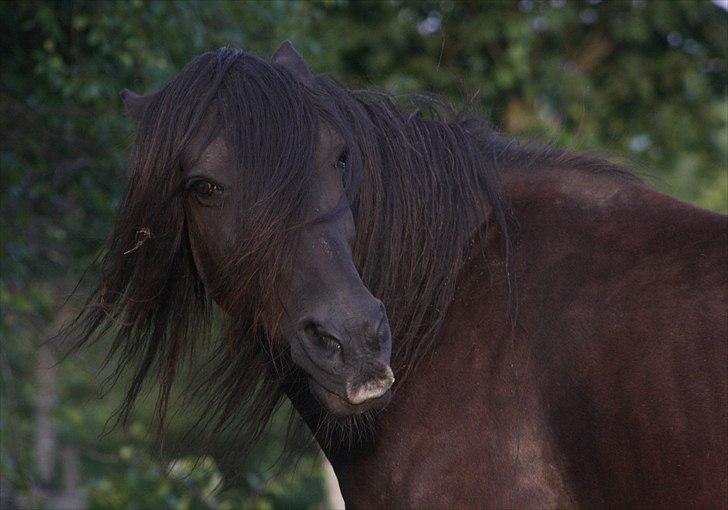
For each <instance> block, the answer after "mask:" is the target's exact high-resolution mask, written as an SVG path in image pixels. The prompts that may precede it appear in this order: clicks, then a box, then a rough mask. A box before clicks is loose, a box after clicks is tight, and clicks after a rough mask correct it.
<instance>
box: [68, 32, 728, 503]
mask: <svg viewBox="0 0 728 510" xmlns="http://www.w3.org/2000/svg"><path fill="white" fill-rule="evenodd" d="M123 99H124V103H125V106H126V109H127V113H128V114H129V115H130V116H131V117H132V118H134V119H135V120H136V122H137V124H138V131H137V138H136V142H135V145H134V149H133V154H132V158H131V165H130V175H129V186H128V192H127V195H126V198H125V200H124V202H123V204H122V206H121V210H120V212H119V217H118V221H117V224H116V227H115V230H114V232H113V234H112V236H111V239H110V242H109V245H108V251H107V255H106V257H105V259H104V261H103V272H102V280H101V284H100V285H99V288H98V290H97V291H96V293H95V294H94V295H93V297H92V298H91V300H90V302H89V306H88V307H87V309H86V310H85V312H84V313H83V315H82V316H81V317H80V318H79V321H78V322H77V323H76V325H77V326H79V327H81V328H82V331H81V337H82V338H83V339H84V341H85V340H89V339H93V338H97V337H98V336H99V335H100V333H101V332H104V331H109V330H111V331H112V332H113V335H114V343H113V347H112V356H113V359H115V360H116V363H118V366H119V367H120V369H121V368H123V367H126V366H129V365H131V366H132V368H133V379H132V385H131V387H130V389H129V393H128V398H127V400H126V402H125V404H124V407H123V411H124V413H122V418H123V417H124V416H125V415H126V412H128V410H129V408H130V406H131V405H132V404H133V402H134V400H135V398H136V397H137V395H138V394H139V392H140V391H141V388H142V385H143V382H144V381H145V380H146V379H148V378H150V377H153V378H155V379H157V380H158V381H159V382H160V388H161V389H160V396H159V397H160V401H159V410H160V418H161V420H160V422H162V421H163V420H164V410H165V409H166V408H167V403H168V400H169V395H170V388H171V387H172V384H173V382H174V380H175V377H176V375H177V374H178V373H179V372H180V370H181V369H182V368H183V367H184V366H185V365H186V364H189V363H190V360H193V361H194V359H195V356H196V355H195V352H199V351H201V350H202V351H204V352H211V353H212V358H211V360H210V361H208V362H207V363H204V364H202V367H201V368H199V370H203V373H202V375H199V376H197V377H194V378H193V379H194V380H195V381H196V382H197V383H199V384H198V385H197V387H196V389H195V391H194V392H193V393H194V394H195V395H198V396H201V397H202V398H205V399H206V402H207V405H206V406H204V408H203V414H202V416H203V418H205V419H206V420H208V423H209V422H210V420H211V430H212V431H213V432H214V431H219V430H221V429H224V428H227V427H234V428H236V429H238V430H239V431H240V433H241V434H242V435H243V437H244V438H245V439H246V441H247V443H246V444H252V443H253V442H254V441H255V440H256V439H257V438H258V437H259V435H260V433H261V430H263V428H264V426H265V424H266V422H267V420H268V418H269V417H270V415H271V413H272V412H273V411H274V410H275V408H276V406H277V405H278V403H279V402H280V400H281V398H282V397H283V396H288V398H290V400H291V401H292V403H293V406H294V407H295V409H296V410H297V411H298V413H300V415H301V416H302V417H303V419H304V420H305V422H306V424H307V425H308V427H309V428H310V429H311V431H312V432H313V434H314V435H315V437H316V439H317V440H318V441H319V443H320V444H321V445H322V447H323V449H324V451H325V453H326V455H327V456H328V457H329V459H330V460H331V462H332V464H333V466H334V468H335V470H336V473H337V475H338V477H339V480H340V484H341V489H342V492H343V495H344V498H345V499H346V501H347V504H348V505H349V506H350V507H352V508H476V507H488V508H523V507H537V508H545V507H571V506H585V507H612V508H619V507H623V506H638V507H643V506H647V507H653V506H654V507H671V508H681V507H693V506H696V507H726V506H728V464H727V460H726V459H728V439H727V431H728V375H727V374H726V371H727V365H728V351H727V350H726V343H727V339H728V311H727V308H726V307H727V306H728V295H727V292H728V287H727V280H728V278H727V276H728V253H727V250H728V238H727V234H728V232H727V230H728V222H727V220H726V217H725V216H721V215H718V214H714V213H710V212H707V211H703V210H700V209H696V208H695V207H692V206H690V205H687V204H684V203H682V202H679V201H677V200H675V199H672V198H670V197H667V196H665V195H662V194H660V193H657V192H655V191H653V190H651V189H649V188H648V187H647V186H645V185H644V184H642V183H641V182H640V181H639V180H638V179H635V178H634V177H633V176H632V175H631V174H630V173H629V172H627V171H625V170H623V169H621V168H620V167H618V166H615V165H612V164H610V163H607V162H604V161H601V160H598V159H595V158H591V157H586V156H581V155H575V154H572V153H570V152H567V151H562V150H556V149H549V148H537V147H531V146H523V145H520V144H518V143H516V142H514V141H512V140H508V139H506V138H504V137H503V136H501V135H499V134H497V133H496V132H495V131H494V130H493V129H491V127H490V126H489V125H488V124H487V123H486V122H485V121H483V120H482V119H481V118H479V117H478V116H477V115H463V114H459V115H453V114H451V113H448V111H447V106H446V105H442V104H438V103H437V102H436V101H434V100H432V99H422V98H419V99H417V100H416V101H415V102H417V103H418V105H419V107H418V108H417V109H410V111H407V112H405V111H404V109H403V108H402V107H399V106H397V105H395V103H394V102H393V100H392V99H391V98H390V97H388V96H386V95H383V94H372V93H361V92H357V93H355V92H352V91H349V90H347V89H345V88H343V87H341V86H339V85H337V84H335V83H332V82H331V81H329V80H326V79H324V78H322V77H319V76H316V75H314V74H312V73H311V72H310V70H309V69H308V67H307V66H306V64H305V63H304V61H303V60H302V59H301V57H300V56H299V55H298V54H297V53H296V52H295V50H294V49H293V48H292V47H291V46H290V45H289V44H288V43H284V44H283V45H282V46H281V48H280V49H279V50H278V51H277V52H276V54H275V55H274V57H273V59H272V61H271V62H268V61H264V60H261V59H259V58H256V57H254V56H251V55H248V54H245V53H243V52H240V51H236V50H231V49H221V50H219V51H217V52H215V53H209V54H205V55H202V56H201V57H199V58H197V59H195V60H194V61H193V62H191V63H190V64H189V65H188V66H187V67H186V68H185V69H184V70H183V71H182V72H181V74H180V75H178V76H177V77H175V78H174V79H173V80H172V81H171V82H170V83H169V84H168V85H166V86H165V87H164V88H163V89H161V90H160V91H158V92H156V93H154V94H151V95H148V96H136V95H134V94H132V93H130V92H125V93H123ZM374 296H376V297H374ZM380 300H381V301H380ZM212 303H217V306H218V307H219V308H220V309H221V310H222V311H223V314H222V315H223V316H224V317H223V320H225V321H226V322H227V324H228V327H227V328H226V329H223V331H224V334H223V338H221V339H215V338H214V336H213V334H212V331H213V330H212V329H211V328H210V322H211V320H210V315H211V306H212ZM385 309H386V312H385ZM201 344H206V347H204V348H202V347H198V346H200V345H201ZM196 348H197V349H198V351H195V349H196ZM192 364H194V363H192ZM390 366H391V368H390ZM395 378H396V382H395Z"/></svg>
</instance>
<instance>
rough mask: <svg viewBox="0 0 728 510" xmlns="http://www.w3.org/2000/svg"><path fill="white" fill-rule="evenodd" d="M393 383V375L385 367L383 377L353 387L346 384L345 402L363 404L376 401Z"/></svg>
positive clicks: (389, 369)
mask: <svg viewBox="0 0 728 510" xmlns="http://www.w3.org/2000/svg"><path fill="white" fill-rule="evenodd" d="M393 383H394V374H393V373H392V369H391V368H390V367H389V366H387V367H386V368H385V375H384V377H381V378H377V379H375V380H373V381H371V380H370V381H367V382H365V383H364V384H361V385H358V386H356V387H355V386H353V385H352V384H351V383H347V384H346V400H347V401H348V402H349V403H350V404H354V405H358V404H363V403H364V402H367V401H369V400H372V399H376V398H379V397H381V396H382V395H384V394H385V393H386V392H387V391H389V388H391V387H392V384H393Z"/></svg>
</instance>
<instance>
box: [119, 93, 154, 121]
mask: <svg viewBox="0 0 728 510" xmlns="http://www.w3.org/2000/svg"><path fill="white" fill-rule="evenodd" d="M119 96H121V100H122V102H123V103H124V113H125V114H126V116H127V117H129V118H130V119H131V120H133V121H139V119H140V118H141V116H142V114H143V113H144V110H146V109H147V106H149V103H151V100H152V95H151V94H150V95H147V96H140V95H139V94H136V93H134V92H132V91H131V90H129V89H124V90H122V91H121V92H119Z"/></svg>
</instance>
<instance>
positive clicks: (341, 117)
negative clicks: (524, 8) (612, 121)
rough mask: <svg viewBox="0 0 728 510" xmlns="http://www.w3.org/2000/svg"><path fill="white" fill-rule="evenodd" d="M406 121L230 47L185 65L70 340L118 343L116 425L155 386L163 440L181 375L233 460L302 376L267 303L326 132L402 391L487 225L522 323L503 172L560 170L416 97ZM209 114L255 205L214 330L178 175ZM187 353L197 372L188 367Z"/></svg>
mask: <svg viewBox="0 0 728 510" xmlns="http://www.w3.org/2000/svg"><path fill="white" fill-rule="evenodd" d="M407 106H409V107H410V108H409V109H406V108H403V107H402V106H401V104H400V102H398V101H396V100H395V98H393V97H392V96H390V95H388V94H383V93H374V92H370V91H351V90H348V89H347V88H345V87H343V86H341V85H339V84H337V83H335V82H334V81H332V80H330V79H327V78H324V77H321V76H318V77H316V78H314V80H313V81H312V82H310V83H306V84H303V83H299V82H298V81H297V80H296V78H295V77H294V76H293V75H292V74H291V73H290V72H289V71H288V70H287V69H285V68H284V67H282V66H280V65H277V64H275V63H271V62H268V61H264V60H262V59H259V58H257V57H254V56H252V55H249V54H246V53H244V52H241V51H239V50H233V49H229V48H223V49H220V50H218V51H216V52H212V53H206V54H204V55H201V56H200V57H198V58H196V59H195V60H193V61H192V62H190V63H189V64H188V65H187V66H186V67H185V68H184V69H183V70H182V71H181V72H180V74H179V75H177V76H176V77H175V78H173V79H172V80H171V81H170V82H169V83H168V84H167V85H165V86H164V87H163V88H162V89H161V90H159V91H158V92H156V93H155V94H154V96H153V99H152V101H151V103H150V106H149V107H148V108H147V109H146V110H145V111H144V112H143V115H142V116H141V118H140V119H139V122H138V127H137V134H136V138H135V142H134V146H133V150H132V154H131V159H130V163H129V175H128V183H127V191H126V195H125V198H124V200H123V202H122V203H121V206H120V208H119V213H118V216H117V221H116V224H115V226H114V229H113V231H112V234H111V236H110V238H109V240H108V242H107V244H106V249H105V255H104V257H103V259H102V261H101V278H100V283H99V285H98V287H97V288H96V290H95V291H94V292H93V293H92V295H91V297H90V298H89V300H88V302H87V305H86V306H85V307H84V309H83V310H82V312H81V313H80V315H79V316H78V318H77V319H76V320H75V321H74V322H73V323H72V324H70V325H69V327H68V328H67V329H66V330H65V331H64V335H65V336H67V337H71V338H75V339H77V340H78V341H77V344H76V345H77V347H80V346H82V345H85V344H86V343H88V342H91V341H95V340H97V339H99V338H101V337H103V336H104V335H107V334H108V335H110V336H111V345H110V349H109V351H108V356H107V358H106V363H112V365H114V367H115V368H114V371H113V374H112V378H113V379H116V378H118V377H119V375H120V374H122V373H124V372H126V371H127V370H129V371H130V372H131V379H130V383H129V387H128V390H127V393H126V397H125V399H124V402H123V403H122V405H121V407H120V409H119V412H118V415H117V419H118V421H119V422H121V423H124V422H125V421H126V420H127V419H128V418H129V415H130V412H131V410H132V408H133V405H134V403H135V401H136V400H137V397H138V396H139V395H140V393H141V392H142V390H143V387H144V385H145V383H146V382H147V381H148V380H156V382H157V383H158V400H157V405H156V409H157V417H158V425H159V429H160V430H161V428H162V427H163V425H164V421H165V415H166V410H167V407H168V403H169V401H170V394H171V391H172V387H173V385H174V383H175V381H176V379H177V378H178V377H177V376H178V374H180V373H182V372H184V373H186V374H188V375H187V376H186V378H187V379H189V380H190V381H191V385H190V386H189V387H188V388H187V390H186V391H185V392H184V393H185V395H186V396H187V398H189V399H193V400H194V399H199V400H201V401H202V402H204V404H203V405H202V407H201V412H200V418H199V420H200V421H199V422H198V423H199V424H200V425H201V426H206V424H211V426H209V427H207V430H208V431H209V433H210V435H211V436H212V435H214V434H215V433H217V432H220V431H221V430H223V429H226V428H234V429H235V430H236V436H238V437H239V439H240V441H241V442H240V444H238V445H237V446H238V447H239V448H241V451H239V452H237V453H241V454H244V453H245V452H246V451H248V449H249V448H251V447H252V446H253V445H254V444H255V443H256V441H257V439H258V438H259V437H260V435H261V434H262V432H263V430H264V428H265V426H266V424H267V423H268V421H269V419H270V417H271V416H272V415H273V413H274V412H275V410H276V409H277V408H278V406H279V405H280V402H281V400H282V397H283V395H284V393H283V387H284V385H286V384H287V381H288V382H290V381H289V379H290V378H291V377H293V374H294V373H295V370H294V369H293V367H291V366H289V365H288V364H287V363H286V361H285V356H282V352H283V349H284V347H283V346H282V345H281V342H280V341H279V339H278V338H276V334H275V332H276V331H277V329H276V328H277V325H278V323H279V322H280V318H281V316H282V313H284V311H282V310H281V309H280V306H279V300H278V297H277V295H276V294H275V290H276V289H278V288H280V287H281V285H282V284H283V283H284V282H285V278H286V268H287V267H290V266H291V264H292V262H293V261H292V260H291V256H292V252H293V251H294V250H292V249H291V246H292V245H293V244H295V242H296V240H297V236H296V232H297V230H298V229H300V227H301V226H302V225H301V224H300V218H301V216H302V215H301V211H302V210H303V206H304V198H303V197H305V196H306V190H307V189H308V187H309V186H311V185H313V183H312V181H311V174H312V168H313V164H314V156H315V154H314V150H315V144H316V141H317V134H318V126H319V122H325V123H327V124H329V125H331V126H332V127H334V128H335V129H336V130H337V131H338V132H339V133H340V134H341V136H342V138H343V139H344V141H345V143H346V144H347V150H348V153H349V159H348V161H349V163H350V164H349V165H348V166H349V170H348V171H349V172H350V173H349V174H348V175H347V180H346V182H347V195H348V197H349V200H350V205H351V208H352V212H353V214H354V218H355V224H356V240H355V246H354V257H355V263H356V266H357V268H358V269H359V272H360V275H361V277H362V280H363V282H364V284H365V285H366V286H367V287H368V289H369V290H370V292H371V293H372V294H373V295H374V296H376V297H378V298H379V299H381V300H382V301H383V302H384V304H385V306H386V309H387V314H388V317H389V319H390V324H391V327H392V334H393V369H394V371H395V374H396V375H397V380H398V383H397V384H402V383H403V381H406V379H407V377H408V376H409V375H410V374H411V373H412V371H413V370H414V369H415V368H416V367H417V366H418V363H419V362H420V361H421V360H422V359H423V357H424V356H426V355H427V353H429V352H431V350H432V344H433V342H434V340H435V338H436V335H437V333H438V331H439V328H440V326H441V324H442V322H443V320H444V317H445V315H446V313H447V310H448V308H449V306H450V303H451V301H452V299H453V296H454V293H455V290H456V285H457V277H458V272H459V268H460V267H461V266H462V264H463V263H464V260H465V256H466V252H467V250H468V248H469V247H470V241H471V239H472V238H473V236H474V235H476V233H478V232H481V233H482V232H483V231H484V229H483V226H485V230H489V229H497V230H498V232H499V234H500V239H501V240H502V254H501V255H502V257H503V258H504V260H505V261H506V264H505V266H506V272H507V274H506V278H507V280H508V282H509V284H510V289H511V295H510V296H504V302H509V303H511V306H509V307H507V309H508V311H509V312H510V313H511V314H512V315H513V314H515V304H514V303H515V301H514V299H513V296H515V287H513V286H514V285H515V283H514V282H515V277H514V275H513V274H512V273H511V267H512V266H511V263H510V261H511V258H512V257H511V250H510V238H509V226H508V224H509V221H508V216H509V212H508V206H507V203H505V201H504V199H503V198H502V197H501V195H500V186H499V181H498V169H499V166H500V165H501V163H502V162H503V161H504V160H509V161H513V160H519V158H520V159H522V160H523V161H524V162H527V161H533V160H534V159H538V158H542V159H543V158H545V157H546V158H547V159H550V160H554V159H558V158H563V157H566V156H565V154H567V153H566V152H565V151H554V152H552V153H550V154H547V153H546V152H545V151H540V152H539V151H535V152H534V151H531V152H529V150H527V149H524V148H520V147H518V146H516V145H514V144H512V143H510V142H509V141H507V140H506V139H505V138H503V137H501V136H500V135H499V134H497V133H496V132H495V130H494V129H493V128H492V127H491V126H490V124H489V123H488V122H487V121H485V120H484V119H483V118H482V117H480V116H478V115H477V114H471V113H462V112H460V113H458V112H456V111H455V110H454V109H452V108H451V107H450V106H449V105H448V103H447V102H444V101H442V100H439V99H436V98H432V97H426V96H417V97H413V98H410V101H409V104H408V105H407ZM412 107H414V109H412ZM210 115H212V118H213V119H214V121H215V122H213V124H214V125H215V126H216V128H217V129H222V130H223V133H224V136H226V137H227V139H228V142H229V143H230V146H231V147H235V148H236V151H235V164H236V165H237V166H238V168H239V170H240V173H241V176H242V178H244V179H245V183H246V185H245V189H246V190H248V191H247V193H248V196H246V197H245V200H244V201H243V202H244V203H245V204H249V205H245V207H247V209H246V211H245V217H246V218H248V220H247V221H246V222H245V225H243V226H242V227H241V230H242V231H241V233H240V234H239V239H237V240H236V244H238V245H240V246H241V248H240V252H239V253H238V254H236V256H235V257H233V258H232V259H231V260H229V261H227V265H226V267H227V269H229V270H233V268H234V269H235V270H236V278H228V279H225V280H226V281H225V282H223V283H221V284H220V285H222V286H224V289H216V290H224V291H225V292H227V293H228V294H231V295H233V296H235V299H234V304H233V305H231V306H232V308H233V309H234V312H235V313H233V314H227V315H228V316H227V317H226V318H225V319H223V322H224V323H225V326H224V327H214V324H213V323H214V322H216V321H213V315H215V314H214V313H213V309H214V307H213V306H212V303H211V299H210V297H209V296H210V290H211V289H206V288H205V286H204V285H203V283H202V280H201V279H200V276H199V274H198V272H197V269H196V267H195V264H194V261H193V259H192V254H191V250H190V245H189V237H188V236H189V229H190V228H193V226H191V225H190V224H189V223H188V221H187V218H186V214H185V203H184V197H183V193H182V189H181V188H182V185H183V184H182V183H181V175H180V174H181V172H180V171H179V168H180V158H181V155H182V154H183V153H184V150H185V149H186V147H187V145H188V144H189V142H190V140H191V139H192V137H193V136H194V135H195V134H196V133H197V132H198V131H199V130H200V129H203V126H204V125H205V124H206V120H205V119H208V118H209V116H210ZM246 169H248V170H249V169H255V171H254V172H250V171H246ZM505 309H506V308H504V310H505ZM198 353H206V354H207V355H208V358H207V360H206V361H205V362H203V363H196V362H195V357H196V354H198ZM190 374H191V375H190Z"/></svg>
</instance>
